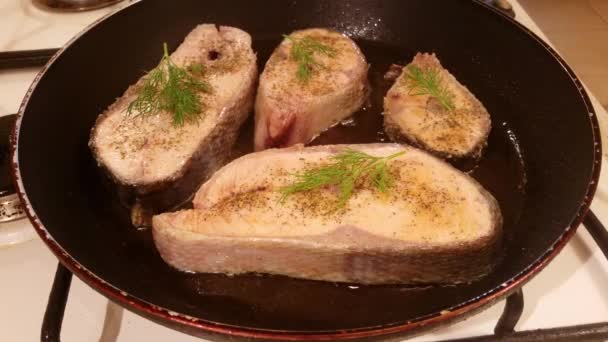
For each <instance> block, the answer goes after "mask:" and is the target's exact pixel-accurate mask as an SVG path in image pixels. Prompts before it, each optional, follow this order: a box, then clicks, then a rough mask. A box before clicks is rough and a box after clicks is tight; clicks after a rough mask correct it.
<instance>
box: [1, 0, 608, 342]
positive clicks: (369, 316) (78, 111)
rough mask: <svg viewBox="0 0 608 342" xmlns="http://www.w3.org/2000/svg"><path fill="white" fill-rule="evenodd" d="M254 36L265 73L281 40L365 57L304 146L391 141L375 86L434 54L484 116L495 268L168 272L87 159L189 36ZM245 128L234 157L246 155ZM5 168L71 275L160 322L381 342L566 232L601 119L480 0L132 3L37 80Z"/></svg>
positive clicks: (449, 310) (462, 298)
mask: <svg viewBox="0 0 608 342" xmlns="http://www.w3.org/2000/svg"><path fill="white" fill-rule="evenodd" d="M201 23H216V24H220V25H230V26H236V27H239V28H242V29H244V30H246V31H248V32H249V33H250V34H251V35H252V37H253V39H254V49H255V50H256V51H257V54H258V60H259V63H260V70H261V69H262V68H263V65H264V63H265V62H266V60H267V58H268V56H269V55H270V53H271V52H272V50H273V48H274V47H275V46H276V45H277V44H278V43H279V42H280V40H281V39H282V34H286V33H289V32H291V31H293V30H295V29H300V28H307V27H329V28H333V29H335V30H338V31H341V32H343V33H345V34H347V35H349V36H350V37H352V38H353V39H355V41H356V42H357V43H358V44H359V45H360V47H361V48H362V50H363V52H364V53H365V55H366V57H367V59H368V62H369V63H370V82H371V84H372V87H373V92H372V96H371V101H370V105H369V106H367V107H366V108H365V109H364V110H362V111H361V112H359V113H357V114H355V116H354V118H353V121H352V122H349V123H348V124H345V125H338V126H336V127H334V128H332V129H331V130H330V131H328V132H326V133H324V134H323V135H321V136H320V137H319V138H317V139H316V140H315V141H314V142H313V143H314V144H327V143H363V142H378V141H386V137H385V136H384V134H383V132H382V127H381V123H382V117H381V112H382V96H383V95H384V92H385V91H386V90H387V89H388V87H389V86H390V84H389V83H387V81H384V80H383V78H382V75H383V74H384V72H386V70H387V69H388V66H389V65H390V64H391V63H405V62H407V61H409V60H411V58H412V57H413V56H414V54H415V53H416V52H418V51H422V52H435V53H436V54H437V56H438V57H439V59H440V60H441V61H442V63H443V65H444V66H445V67H446V68H447V69H448V70H450V71H451V72H452V74H453V75H454V76H455V77H456V78H457V79H458V80H459V81H460V82H461V83H463V84H464V85H466V86H467V87H468V88H469V89H470V90H471V91H472V92H473V93H474V94H475V95H476V96H477V97H478V98H479V99H480V100H481V101H482V102H483V103H484V105H485V106H486V108H487V109H488V111H489V112H490V113H491V115H492V122H493V129H492V132H491V135H490V138H489V142H488V147H487V150H486V151H485V154H484V157H483V158H482V159H481V161H480V163H479V165H477V166H476V167H475V168H473V169H472V170H470V171H469V172H470V173H471V175H472V176H473V177H475V178H476V179H477V180H479V181H480V182H481V183H482V184H483V185H484V186H485V187H486V188H487V189H488V190H489V191H490V192H491V193H492V194H493V195H494V196H495V197H496V198H497V199H498V201H499V203H500V206H501V210H502V212H503V216H504V218H505V225H504V230H505V239H504V252H503V256H502V259H501V261H500V262H499V264H498V265H497V267H496V268H495V270H494V271H493V272H492V273H491V274H490V275H488V276H487V277H485V278H483V279H482V280H480V281H476V282H474V283H471V284H466V285H459V286H425V287H413V286H399V285H394V286H359V285H354V284H334V283H327V282H317V281H306V280H296V279H291V278H287V277H281V276H259V275H244V276H234V277H228V276H224V275H209V274H188V273H182V272H179V271H177V270H174V269H172V268H170V267H169V266H168V265H167V264H165V263H164V262H163V261H162V260H161V258H160V256H159V254H158V252H157V251H156V249H155V247H154V244H153V242H152V239H151V234H150V231H149V230H137V229H134V228H133V227H132V225H131V223H130V219H129V211H128V210H127V209H126V208H123V207H122V206H121V205H120V204H119V201H118V200H117V198H116V195H115V193H114V192H113V191H111V189H109V187H108V186H107V184H106V182H105V181H104V178H103V175H102V174H101V173H100V172H99V170H98V168H97V166H96V163H95V162H94V160H93V157H92V155H91V153H90V151H89V149H88V147H87V141H88V138H89V133H90V130H91V127H92V126H93V124H94V122H95V119H96V117H97V115H98V114H99V113H101V112H102V111H103V110H104V109H105V108H106V107H107V106H108V105H110V104H111V103H112V102H113V101H114V99H115V98H116V97H118V96H120V95H121V94H122V93H123V91H124V90H125V89H126V87H127V86H128V85H130V84H132V83H134V82H135V81H136V80H137V79H138V78H139V77H140V76H141V75H142V72H143V71H144V70H149V69H151V68H153V67H154V66H155V65H156V63H157V62H158V60H159V58H160V55H161V53H162V50H161V48H162V43H163V42H167V43H168V45H169V48H170V49H174V48H175V47H176V46H177V45H178V44H179V43H180V42H181V41H182V40H183V38H184V37H185V35H186V34H187V33H188V32H189V31H190V30H192V29H193V28H194V27H195V26H196V25H197V24H201ZM252 129H253V128H252V125H251V122H249V123H248V124H246V126H245V127H244V128H243V130H242V132H241V137H240V138H239V142H238V146H237V149H236V151H237V152H235V153H236V154H239V153H246V152H249V151H251V150H252ZM13 150H14V151H13V152H14V154H13V169H14V173H15V174H14V175H15V179H16V184H17V187H18V190H19V192H20V196H21V197H22V200H23V201H24V203H26V205H27V212H28V215H29V216H30V219H31V220H32V222H33V224H34V226H35V227H36V229H37V230H38V232H39V233H40V236H41V238H42V239H43V240H44V241H45V242H46V243H47V244H48V246H49V248H51V250H53V252H55V254H56V255H57V256H58V258H59V259H60V261H61V262H62V263H63V264H64V265H66V266H67V267H68V268H69V269H70V270H71V271H72V272H74V273H75V274H76V275H77V276H79V277H80V278H81V279H83V280H84V281H85V282H87V283H88V284H89V285H91V286H92V287H93V288H95V289H96V290H98V291H100V292H101V293H102V294H104V295H106V296H108V297H109V298H110V299H112V300H114V301H117V302H118V303H120V304H121V305H123V306H125V307H127V308H128V309H131V310H133V311H135V312H138V313H140V314H142V315H144V316H146V317H149V318H151V319H153V320H155V321H158V322H160V323H162V324H166V325H169V326H171V327H174V328H176V329H179V330H184V331H187V332H189V333H192V334H196V335H201V336H205V337H208V338H215V339H219V338H221V337H225V336H226V335H231V336H233V337H244V338H259V339H311V340H319V339H337V338H379V339H384V338H386V337H387V336H389V335H406V334H410V333H415V332H419V331H420V330H421V329H424V328H429V327H435V326H437V325H439V324H443V323H448V322H452V321H454V320H456V319H458V318H462V317H465V316H466V314H468V313H472V312H474V311H476V310H479V309H481V308H483V307H486V306H487V305H489V304H491V303H493V302H494V301H496V300H497V299H499V298H501V297H503V296H505V295H506V294H508V293H510V292H511V291H513V290H515V289H517V288H518V287H520V286H521V285H522V284H523V283H524V282H525V281H526V280H528V279H530V278H531V277H532V276H533V275H534V274H536V273H537V272H539V271H540V270H541V269H542V267H543V266H544V265H545V264H546V263H547V262H548V261H549V260H551V259H552V258H553V257H554V256H555V255H556V254H557V253H558V252H559V250H560V249H561V248H562V247H563V245H564V244H565V243H566V242H567V241H568V239H569V238H570V237H571V236H572V235H573V233H574V231H575V230H576V227H577V226H578V225H579V224H580V221H581V219H582V217H583V216H584V214H585V213H586V211H587V209H588V206H589V204H590V201H591V199H592V196H593V193H594V190H595V184H597V180H598V176H599V167H600V165H599V163H600V160H601V159H600V155H601V154H600V138H599V130H598V126H597V121H596V118H595V115H594V112H593V108H592V106H591V105H590V101H589V99H588V98H587V95H586V94H585V92H584V90H583V89H582V86H581V84H580V82H579V81H578V79H577V78H576V76H575V75H574V74H573V72H572V71H571V70H570V68H569V67H568V66H567V65H566V64H565V63H564V61H563V60H561V58H559V56H558V55H557V54H556V53H555V52H554V51H553V50H551V49H550V48H549V47H548V46H547V45H546V44H545V43H543V42H542V41H540V40H539V39H538V38H537V37H536V36H534V35H533V34H532V33H530V32H529V31H527V30H526V29H525V28H523V27H522V26H520V25H519V24H517V23H516V22H514V21H513V20H512V19H509V18H508V17H506V16H503V15H501V14H499V13H498V12H495V11H494V10H492V9H490V8H488V7H486V6H485V5H483V4H481V3H478V2H475V1H465V0H461V1H460V0H458V1H456V0H455V1H439V0H435V1H430V0H408V1H400V0H394V1H391V0H346V1H322V0H309V1H300V0H295V1H283V0H269V1H246V0H222V1H198V0H182V1H160V0H146V1H141V2H137V3H134V4H132V5H130V6H128V7H126V8H125V9H123V10H120V11H119V12H117V13H115V14H113V15H111V16H109V17H107V18H105V19H104V20H102V21H100V22H98V23H97V24H95V25H94V26H92V27H91V28H90V29H88V30H87V31H86V32H84V33H83V34H82V35H80V36H79V37H77V38H75V39H74V40H73V41H72V42H71V43H70V44H69V45H68V46H67V47H66V48H65V49H63V50H62V51H61V52H60V53H59V54H58V55H56V56H55V57H54V58H53V60H52V61H51V62H50V63H49V64H48V65H47V67H46V68H45V70H44V71H43V72H42V73H41V74H40V75H39V76H38V78H37V80H36V81H35V82H34V84H33V86H32V88H31V90H30V92H29V93H28V96H27V97H26V99H25V101H24V104H23V106H22V108H21V111H20V117H19V118H18V121H17V127H16V131H15V136H14V146H13Z"/></svg>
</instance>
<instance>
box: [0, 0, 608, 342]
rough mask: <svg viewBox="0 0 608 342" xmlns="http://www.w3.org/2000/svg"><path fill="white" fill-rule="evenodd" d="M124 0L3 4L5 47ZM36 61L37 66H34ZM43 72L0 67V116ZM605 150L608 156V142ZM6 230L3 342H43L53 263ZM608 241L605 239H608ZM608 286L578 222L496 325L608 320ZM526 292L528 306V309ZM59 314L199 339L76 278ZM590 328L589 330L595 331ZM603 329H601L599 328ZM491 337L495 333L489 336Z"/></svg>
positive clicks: (486, 320)
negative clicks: (55, 6) (98, 5)
mask: <svg viewBox="0 0 608 342" xmlns="http://www.w3.org/2000/svg"><path fill="white" fill-rule="evenodd" d="M510 3H511V5H512V6H513V11H514V12H515V14H516V19H517V20H519V21H520V22H521V23H522V24H524V25H526V26H527V27H528V28H530V29H531V30H532V31H534V32H535V33H536V34H538V35H540V36H541V37H543V38H544V35H543V34H542V32H541V31H540V30H539V28H538V27H537V26H536V24H535V23H534V22H533V21H532V20H531V19H530V17H529V16H528V15H527V14H526V13H525V12H524V11H523V9H522V8H521V6H519V4H518V3H517V1H514V0H511V1H510ZM126 4H127V2H124V1H123V2H120V3H118V4H115V5H112V6H109V7H105V8H102V9H98V10H95V11H89V12H79V13H60V12H49V11H45V10H43V9H42V8H40V7H38V6H36V5H34V2H33V1H32V0H0V12H1V13H2V14H3V16H2V20H0V51H2V52H6V51H17V50H19V51H21V50H39V49H51V48H57V47H60V46H61V45H63V44H64V43H65V42H67V40H69V39H70V38H71V37H72V36H73V35H75V34H77V33H78V32H79V31H80V30H82V29H83V28H84V27H86V26H87V25H88V24H90V23H91V22H93V21H95V20H96V19H98V18H100V17H101V16H103V15H105V14H107V13H109V12H111V11H114V10H116V9H118V8H120V7H122V6H125V5H126ZM43 55H44V54H43ZM40 58H44V57H43V56H42V57H40ZM35 64H37V63H35V62H33V63H32V65H35ZM38 70H39V68H38V67H30V68H19V69H0V116H3V115H9V114H13V113H16V112H17V110H18V107H19V104H20V102H21V99H22V98H23V96H24V95H25V92H26V91H27V88H28V87H29V85H30V83H31V81H32V80H33V79H34V77H35V75H36V73H37V72H38ZM590 97H591V99H592V102H593V104H594V106H595V110H596V113H597V115H598V119H599V121H600V126H601V129H602V136H603V137H604V139H603V140H604V144H606V143H608V138H606V137H605V134H606V133H607V132H608V131H607V130H606V127H605V123H606V122H608V121H607V119H608V116H607V115H606V112H605V110H604V109H603V108H602V107H601V106H600V105H599V103H598V101H597V100H596V99H595V98H594V96H593V94H591V93H590ZM603 150H604V152H605V153H607V152H608V148H606V145H605V146H604V149H603ZM604 170H606V168H604ZM606 172H608V171H603V172H602V176H601V178H600V184H599V187H598V190H597V194H596V197H595V200H594V201H593V204H592V210H593V211H594V212H595V214H596V215H597V217H598V218H599V219H600V220H602V221H603V222H608V178H607V177H608V175H606V174H605V173H606ZM587 222H589V219H588V220H587ZM591 231H593V230H591ZM9 232H10V233H12V234H19V235H18V236H17V237H16V238H14V239H11V240H10V241H20V242H19V243H16V244H12V245H9V244H8V241H9V240H0V244H4V246H2V247H0V269H1V270H2V277H1V279H2V280H1V282H2V289H3V291H1V292H0V303H2V305H1V307H0V322H2V329H0V341H34V340H38V339H39V338H40V328H41V324H42V321H43V316H44V313H45V310H46V309H47V302H48V300H49V291H50V290H51V286H52V284H53V280H54V277H55V271H56V269H57V259H56V258H55V257H54V256H53V255H52V254H51V252H50V251H49V250H48V249H47V248H46V246H45V245H44V244H43V243H42V242H41V241H40V240H39V239H38V238H37V237H36V236H35V234H34V233H33V230H32V228H31V226H30V224H29V222H27V220H17V221H13V222H10V223H4V224H2V225H0V235H2V234H4V235H5V236H6V235H10V234H9ZM13 237H15V236H13ZM3 241H4V242H3ZM605 242H608V239H606V240H605ZM607 246H608V244H607ZM606 250H608V248H607V249H606ZM62 277H63V278H62ZM58 280H59V281H62V280H63V281H67V278H66V277H65V274H64V273H61V272H60V273H58ZM606 284H608V262H607V261H606V258H605V256H604V255H603V253H602V250H601V249H600V248H599V247H598V245H597V244H596V243H595V242H594V239H593V238H592V236H591V235H590V234H589V232H588V230H586V229H584V228H583V227H581V229H579V230H578V232H577V233H576V235H575V236H574V238H573V239H572V240H571V242H570V243H569V244H568V245H567V246H566V248H564V250H563V251H562V252H561V253H560V254H559V255H558V256H557V257H556V258H555V260H554V261H553V262H551V263H550V264H549V266H548V267H547V268H546V269H545V270H544V271H542V272H541V273H540V274H539V275H538V276H537V277H535V278H534V279H533V280H532V281H530V283H528V284H527V285H525V286H524V288H523V296H519V295H516V296H512V297H510V299H509V301H508V305H507V306H508V307H509V310H507V313H508V314H507V315H505V316H504V318H503V319H502V320H501V322H502V323H501V325H499V327H500V329H503V330H504V329H506V330H510V328H512V323H514V322H515V321H517V320H516V319H515V318H517V315H518V314H521V318H520V319H519V320H518V321H517V325H516V326H515V330H517V331H522V330H534V329H544V328H553V327H560V326H572V325H578V324H587V323H594V322H602V321H605V320H606V317H608V294H607V293H608V292H607V291H605V286H606ZM522 298H523V299H524V302H525V304H524V305H523V308H522V307H521V304H522V301H521V300H522ZM51 299H53V300H56V299H57V298H56V297H55V298H51ZM59 299H60V298H59ZM56 304H57V303H53V302H52V301H51V305H50V306H49V310H50V311H51V312H50V313H51V318H55V319H58V318H60V317H61V315H60V314H61V312H53V310H55V311H57V310H59V311H60V307H61V305H59V306H56ZM54 305H55V306H54ZM504 307H505V301H502V302H499V303H498V304H496V305H494V306H492V307H490V308H489V309H487V310H486V311H483V312H482V313H480V314H478V315H476V316H473V317H471V318H470V319H468V320H466V321H463V322H460V323H457V324H454V325H452V326H450V327H447V328H442V329H439V330H437V331H434V332H431V333H428V334H425V335H423V336H420V337H416V338H414V339H412V340H411V341H441V340H447V339H457V338H466V337H471V336H480V335H488V334H493V333H494V327H495V325H496V322H497V320H498V318H499V317H500V316H501V314H502V313H503V309H504ZM520 309H523V310H521V311H520ZM63 317H64V318H63V326H61V325H59V326H57V324H56V323H58V322H57V321H55V322H53V321H52V320H51V321H47V322H48V323H50V328H51V330H52V329H55V328H61V338H62V340H63V341H101V342H110V341H137V340H142V339H145V340H146V341H149V342H154V341H174V342H181V341H184V342H185V341H199V339H196V338H194V337H191V336H188V335H185V334H182V333H180V332H177V331H174V330H171V329H168V328H165V327H163V326H160V325H157V324H155V323H152V322H151V321H148V320H146V319H144V318H141V317H139V316H137V315H135V314H133V313H131V312H129V311H125V310H123V309H121V308H119V307H118V306H116V305H115V304H113V303H112V302H109V301H108V300H107V299H106V298H105V297H103V296H101V295H99V294H98V293H97V292H95V291H94V290H92V289H90V288H89V287H88V286H87V285H85V284H84V283H82V282H81V281H80V280H79V279H77V278H74V279H73V281H72V283H71V290H70V293H69V297H68V299H67V305H66V309H65V314H64V316H63ZM53 323H55V326H53ZM593 328H594V327H590V329H591V330H593ZM597 329H599V330H601V329H602V328H601V327H599V326H598V327H597ZM528 337H529V336H528ZM526 338H527V337H525V336H524V337H523V339H519V340H517V341H526V340H530V339H526ZM495 339H496V337H495V336H494V337H490V338H488V339H485V340H487V341H490V340H495Z"/></svg>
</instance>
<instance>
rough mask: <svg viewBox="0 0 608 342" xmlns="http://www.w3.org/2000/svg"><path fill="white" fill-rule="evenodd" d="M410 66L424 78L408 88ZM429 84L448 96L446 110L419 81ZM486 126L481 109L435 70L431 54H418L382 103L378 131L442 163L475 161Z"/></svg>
mask: <svg viewBox="0 0 608 342" xmlns="http://www.w3.org/2000/svg"><path fill="white" fill-rule="evenodd" d="M412 67H414V68H417V70H420V71H422V72H423V75H424V76H425V77H427V78H424V79H422V80H419V81H421V82H420V83H414V82H416V81H414V80H413V78H414V76H415V75H414V74H413V73H412V71H413V69H412ZM394 71H395V70H394V69H392V70H389V73H394ZM430 76H434V77H435V79H428V77H430ZM433 81H434V82H435V84H434V86H436V87H437V88H433V89H432V90H435V91H437V90H439V91H440V92H443V94H445V96H447V97H449V99H448V100H447V101H449V104H451V106H450V105H445V103H442V102H441V101H440V100H442V99H441V98H439V99H438V98H437V96H433V95H431V94H434V93H433V92H432V91H431V92H429V91H428V89H424V86H425V85H426V84H425V82H431V83H433ZM444 100H445V99H444ZM442 104H443V105H442ZM450 107H451V108H450ZM491 126H492V123H491V119H490V114H489V113H488V111H487V110H486V108H485V107H484V106H483V104H482V103H481V102H480V101H479V100H478V99H477V98H476V97H475V96H474V95H473V94H472V93H471V92H470V91H469V90H468V89H467V88H466V87H465V86H464V85H462V84H460V83H459V82H458V80H456V78H455V77H454V76H452V74H450V72H449V71H447V70H446V69H445V68H443V67H442V66H441V63H440V62H439V60H438V59H437V57H436V56H435V54H428V53H418V54H417V55H416V56H415V57H414V59H413V60H412V62H411V63H410V64H408V65H406V66H405V67H404V68H402V71H401V74H400V75H399V76H398V77H397V79H396V81H395V83H394V84H393V86H392V87H391V88H390V90H389V91H388V93H387V94H386V96H385V98H384V129H385V132H386V133H387V135H388V136H389V137H390V138H391V140H392V141H394V142H402V143H410V144H413V145H415V146H418V147H420V148H422V149H425V150H427V151H429V152H431V153H433V154H435V155H437V156H439V157H441V158H445V159H448V160H452V161H462V160H476V159H478V158H479V157H480V156H481V154H482V151H483V148H484V147H485V145H486V143H487V139H488V135H489V134H490V129H491Z"/></svg>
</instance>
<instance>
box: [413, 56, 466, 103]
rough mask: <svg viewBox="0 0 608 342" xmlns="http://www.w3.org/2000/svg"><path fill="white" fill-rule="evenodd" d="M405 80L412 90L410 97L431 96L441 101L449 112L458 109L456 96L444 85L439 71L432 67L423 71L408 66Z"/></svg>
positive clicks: (414, 66) (416, 67)
mask: <svg viewBox="0 0 608 342" xmlns="http://www.w3.org/2000/svg"><path fill="white" fill-rule="evenodd" d="M406 69H407V70H406V72H405V73H404V74H405V75H404V76H405V78H404V79H405V80H406V82H407V86H408V88H409V90H410V95H430V96H432V97H434V98H435V99H437V101H439V104H441V106H442V107H443V108H444V109H445V110H447V111H452V110H454V109H456V107H455V106H454V94H452V93H451V92H450V90H449V89H448V88H447V87H446V86H445V85H444V84H443V80H442V78H441V75H440V74H439V70H438V69H436V68H432V67H427V68H425V69H421V68H419V67H418V66H416V65H408V66H407V68H406Z"/></svg>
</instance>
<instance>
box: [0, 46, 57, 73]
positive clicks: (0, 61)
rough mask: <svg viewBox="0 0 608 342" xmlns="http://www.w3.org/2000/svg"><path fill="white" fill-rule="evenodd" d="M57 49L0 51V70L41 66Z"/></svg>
mask: <svg viewBox="0 0 608 342" xmlns="http://www.w3.org/2000/svg"><path fill="white" fill-rule="evenodd" d="M57 51H59V49H43V50H26V51H6V52H0V70H4V69H17V68H31V67H41V66H43V65H45V64H46V62H48V61H49V59H51V57H53V55H54V54H55V53H57Z"/></svg>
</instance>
